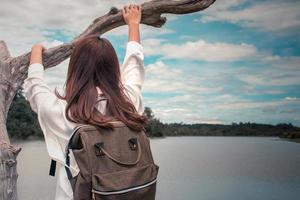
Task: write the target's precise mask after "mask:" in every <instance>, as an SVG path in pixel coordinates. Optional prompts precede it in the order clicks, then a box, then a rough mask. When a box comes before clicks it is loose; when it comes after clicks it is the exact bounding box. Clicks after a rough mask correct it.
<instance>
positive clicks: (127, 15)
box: [122, 4, 142, 26]
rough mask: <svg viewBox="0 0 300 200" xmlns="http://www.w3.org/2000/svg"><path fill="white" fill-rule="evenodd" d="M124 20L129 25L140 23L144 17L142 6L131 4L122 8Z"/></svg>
mask: <svg viewBox="0 0 300 200" xmlns="http://www.w3.org/2000/svg"><path fill="white" fill-rule="evenodd" d="M122 13H123V18H124V21H125V22H126V24H127V25H128V26H130V25H137V24H140V22H141V18H142V6H140V5H133V4H130V5H129V6H124V8H123V9H122Z"/></svg>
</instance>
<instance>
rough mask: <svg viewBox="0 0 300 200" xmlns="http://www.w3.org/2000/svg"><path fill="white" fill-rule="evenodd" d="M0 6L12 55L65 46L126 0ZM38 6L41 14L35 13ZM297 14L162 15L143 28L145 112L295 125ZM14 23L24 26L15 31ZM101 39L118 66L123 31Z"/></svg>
mask: <svg viewBox="0 0 300 200" xmlns="http://www.w3.org/2000/svg"><path fill="white" fill-rule="evenodd" d="M4 2H5V6H6V7H8V8H9V7H11V9H12V11H13V12H15V14H14V13H13V12H11V13H10V15H7V16H6V20H0V23H1V24H2V25H1V30H0V38H1V39H3V40H5V41H7V43H8V45H9V47H10V48H11V51H12V52H13V53H14V54H15V55H18V54H20V53H23V52H26V51H29V49H30V46H31V45H32V44H34V43H36V42H43V43H44V44H46V45H48V46H49V47H50V46H52V45H53V46H55V45H57V44H60V43H62V42H66V41H69V40H71V39H72V38H73V37H74V36H75V35H77V34H79V33H80V32H81V31H82V30H83V29H84V28H85V27H87V26H88V25H89V23H90V22H91V21H92V19H94V18H95V17H98V16H100V15H102V14H104V13H106V12H107V11H108V9H109V7H110V6H111V5H115V6H118V7H119V8H120V6H122V5H124V4H125V2H129V1H93V0H89V4H83V3H81V2H80V1H64V3H61V2H58V1H57V2H56V1H53V2H46V1H45V2H43V1H40V2H38V5H37V4H36V3H33V2H34V1H33V0H25V3H22V2H20V3H19V4H20V5H19V7H21V8H24V7H25V8H26V9H27V12H24V11H23V10H24V9H22V10H21V9H20V10H18V9H16V8H15V7H13V6H16V5H15V4H18V3H15V4H14V5H12V4H13V3H10V2H9V1H4ZM131 2H134V3H141V2H143V1H131ZM30 5H34V6H30ZM70 5H72V6H71V7H72V9H70V8H68V7H69V6H70ZM41 7H47V8H48V9H47V10H43V13H42V12H41V11H40V10H39V8H41ZM1 9H2V8H0V11H1ZM26 9H25V10H26ZM299 10H300V2H299V1H277V0H272V1H268V0H262V1H244V0H223V1H217V2H216V3H215V4H214V5H212V6H211V7H210V8H208V9H207V10H205V11H202V12H198V13H193V14H188V15H180V16H179V15H166V16H167V17H168V22H167V23H166V24H165V26H163V27H162V28H160V29H157V28H152V27H147V26H144V25H142V26H141V29H142V35H141V36H142V45H143V48H144V53H145V69H146V74H145V82H144V85H143V89H142V91H143V99H144V106H148V107H151V108H152V110H153V111H154V114H155V116H156V117H158V118H159V119H160V120H161V121H163V122H184V123H224V124H230V123H232V122H248V121H250V122H257V123H268V124H277V123H282V122H285V123H292V124H294V125H298V126H299V125H300V100H299V98H300V92H299V91H300V90H299V89H300V78H299V77H300V34H299V33H298V32H299V30H300V14H299ZM20 12H21V13H20ZM22 12H24V13H22ZM54 12H55V13H57V14H55V15H54V14H53V13H54ZM0 13H1V12H0ZM51 13H52V14H51ZM2 15H5V13H4V14H2ZM12 15H14V17H12ZM18 17H19V18H20V19H21V18H23V19H27V20H30V22H28V24H26V25H21V24H20V25H18V23H19V22H17V21H18ZM2 18H3V17H2ZM14 25H15V26H14ZM16 26H18V27H19V29H18V30H19V31H16V30H15V27H16ZM2 29H5V30H6V31H5V33H4V32H3V30H2ZM9 31H10V32H9ZM16 37H21V38H20V39H16ZM103 37H106V38H108V39H109V40H110V41H111V42H112V44H113V46H114V47H115V49H116V51H117V53H118V56H119V59H120V63H122V60H123V57H124V53H125V45H126V42H127V28H126V27H120V28H117V29H115V30H113V31H111V32H109V33H106V34H104V36H103ZM67 64H68V60H66V61H65V62H63V63H62V64H60V65H59V66H57V67H54V68H51V69H49V70H46V72H45V77H46V80H47V82H48V83H49V85H50V86H51V87H52V88H54V87H55V86H58V87H60V88H61V87H62V85H63V84H64V81H65V75H66V70H67Z"/></svg>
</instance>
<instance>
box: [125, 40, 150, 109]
mask: <svg viewBox="0 0 300 200" xmlns="http://www.w3.org/2000/svg"><path fill="white" fill-rule="evenodd" d="M144 78H145V69H144V53H143V46H142V45H141V44H140V43H138V42H136V41H129V42H128V43H127V46H126V53H125V58H124V61H123V64H122V66H121V80H122V83H123V85H124V88H125V90H126V92H127V95H128V97H129V99H130V100H131V101H132V103H133V105H134V106H135V108H136V110H137V111H138V113H139V114H142V113H143V112H144V106H143V96H142V85H143V82H144Z"/></svg>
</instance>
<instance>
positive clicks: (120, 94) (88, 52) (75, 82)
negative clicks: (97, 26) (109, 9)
mask: <svg viewBox="0 0 300 200" xmlns="http://www.w3.org/2000/svg"><path fill="white" fill-rule="evenodd" d="M120 77H121V74H120V67H119V61H118V58H117V54H116V52H115V50H114V48H113V46H112V44H111V43H110V42H109V41H108V40H107V39H105V38H98V36H97V35H91V36H88V37H85V38H83V39H80V40H79V41H77V42H76V44H75V48H74V50H73V52H72V55H71V57H70V62H69V67H68V73H67V80H66V83H65V85H64V87H65V96H64V97H63V96H61V95H60V94H59V93H58V91H57V90H56V88H55V94H56V96H57V97H58V98H60V99H63V100H66V102H67V107H66V110H65V113H66V117H67V119H68V120H70V121H72V122H74V123H83V124H92V125H96V126H100V127H102V128H113V125H112V124H111V123H109V122H110V121H112V120H116V119H117V120H121V121H122V122H123V123H125V124H126V125H127V126H128V127H129V128H131V129H133V130H136V131H141V130H142V129H143V127H144V125H145V124H146V123H147V122H148V121H147V120H148V119H147V118H146V116H144V115H140V114H139V113H138V112H137V110H136V108H135V107H134V105H133V104H132V103H131V101H130V99H129V97H128V96H127V95H126V94H125V93H124V86H123V84H122V82H121V78H120ZM96 86H98V87H99V88H100V89H101V91H102V92H103V94H104V95H105V97H106V98H107V105H106V113H110V114H109V115H102V114H101V113H100V112H99V111H98V110H97V108H96V106H95V105H96V103H97V99H98V93H97V90H96ZM69 114H70V116H69ZM114 118H115V119H114Z"/></svg>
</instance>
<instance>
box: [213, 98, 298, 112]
mask: <svg viewBox="0 0 300 200" xmlns="http://www.w3.org/2000/svg"><path fill="white" fill-rule="evenodd" d="M287 105H296V106H299V105H300V101H299V99H294V98H292V99H291V98H290V99H286V98H284V99H280V100H273V101H249V100H240V101H235V102H224V103H219V104H216V105H215V106H216V108H217V109H222V110H233V109H235V110H241V109H257V108H258V109H259V108H264V109H266V108H278V106H287Z"/></svg>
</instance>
